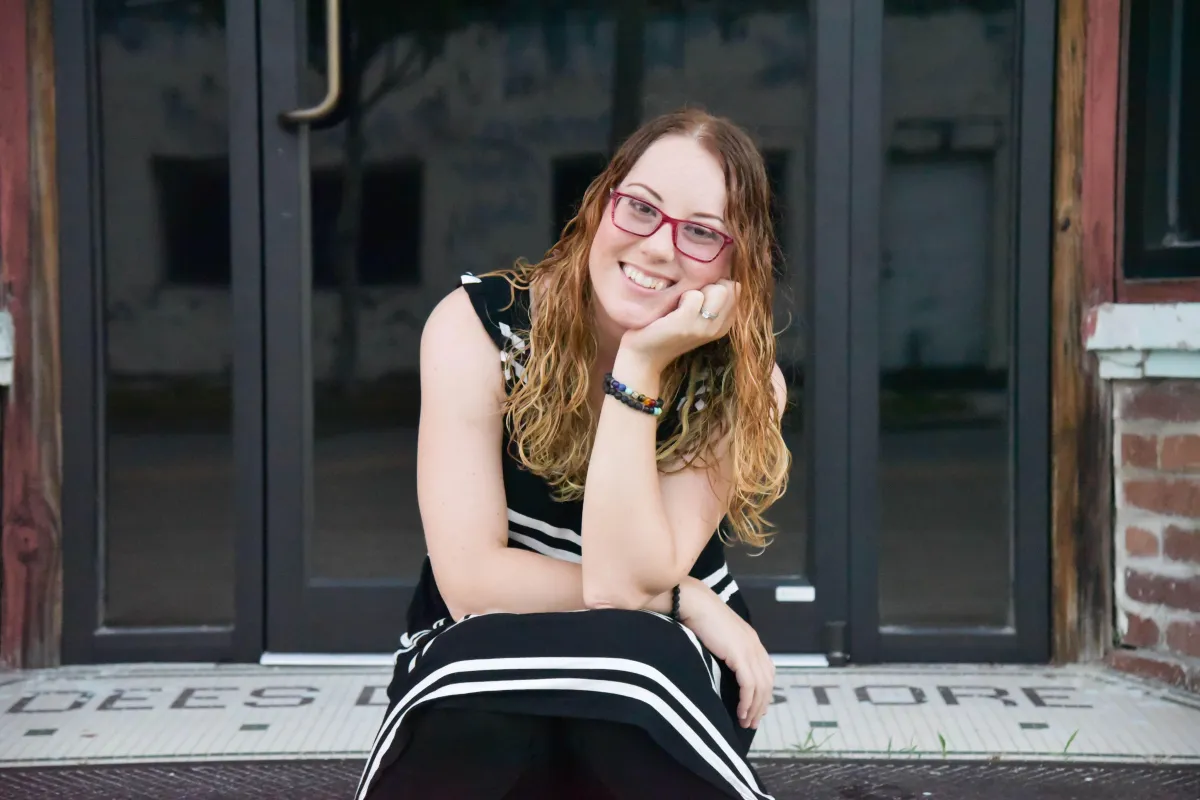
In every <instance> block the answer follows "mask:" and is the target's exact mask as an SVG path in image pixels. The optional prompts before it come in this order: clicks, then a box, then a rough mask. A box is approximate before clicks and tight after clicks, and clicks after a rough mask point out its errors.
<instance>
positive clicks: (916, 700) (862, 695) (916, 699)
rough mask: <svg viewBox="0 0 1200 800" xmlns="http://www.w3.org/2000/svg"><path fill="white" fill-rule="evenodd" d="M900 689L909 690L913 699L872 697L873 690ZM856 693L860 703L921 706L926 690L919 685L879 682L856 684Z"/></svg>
mask: <svg viewBox="0 0 1200 800" xmlns="http://www.w3.org/2000/svg"><path fill="white" fill-rule="evenodd" d="M872 689H877V690H880V691H882V690H884V689H898V690H900V691H903V692H908V693H909V696H910V698H911V700H899V701H893V700H876V699H874V698H873V697H871V690H872ZM854 695H855V696H856V697H857V698H858V702H860V703H870V704H871V705H873V706H919V705H922V704H923V703H924V702H925V690H924V689H921V688H919V687H917V686H896V685H888V684H878V685H875V686H856V687H855V689H854Z"/></svg>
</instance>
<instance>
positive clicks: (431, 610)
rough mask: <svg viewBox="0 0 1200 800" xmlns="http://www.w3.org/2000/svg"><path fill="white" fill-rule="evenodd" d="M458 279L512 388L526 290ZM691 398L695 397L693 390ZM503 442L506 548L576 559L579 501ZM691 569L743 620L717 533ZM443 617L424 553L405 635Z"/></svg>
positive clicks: (498, 280)
mask: <svg viewBox="0 0 1200 800" xmlns="http://www.w3.org/2000/svg"><path fill="white" fill-rule="evenodd" d="M460 280H461V282H462V285H463V287H464V288H465V289H466V292H467V294H468V295H469V296H470V298H471V303H472V305H473V306H474V308H475V313H476V314H478V315H479V320H480V322H481V323H482V324H483V326H484V328H486V329H487V332H488V334H489V335H490V336H491V337H492V341H493V342H495V344H496V347H497V350H498V351H499V352H498V355H497V360H498V362H499V364H498V366H499V368H500V369H501V370H503V373H504V376H505V384H506V386H507V387H509V388H510V389H511V387H512V386H514V385H515V382H516V381H520V380H521V375H522V374H523V372H524V370H523V367H522V365H521V363H520V361H519V360H518V359H516V358H514V357H513V355H512V352H513V351H515V352H516V353H519V352H520V351H521V350H523V349H524V347H525V342H524V341H523V340H522V339H521V336H520V333H519V332H520V331H523V330H528V329H529V297H528V294H529V293H528V291H514V290H513V289H512V288H511V285H510V284H509V282H508V281H507V280H505V279H504V278H503V277H500V276H488V277H483V278H479V277H476V276H474V275H470V274H467V275H463V276H462V277H461V279H460ZM697 396H701V395H700V393H699V392H698V393H697ZM697 402H703V401H702V400H697ZM675 425H678V406H676V407H675V408H668V409H666V410H665V414H664V416H663V419H662V420H661V422H660V423H659V436H660V438H661V437H663V436H666V435H669V433H670V431H672V430H673V426H675ZM510 445H511V440H510V439H509V438H507V437H506V440H505V447H504V456H503V463H504V492H505V496H506V499H507V503H508V546H509V547H519V548H521V549H523V550H531V551H533V552H536V553H541V554H542V555H545V556H549V557H551V558H559V559H562V560H564V561H573V562H575V563H579V562H580V560H581V555H582V550H581V547H582V539H581V538H580V534H579V531H580V530H581V528H582V524H581V523H582V519H583V501H582V500H577V501H560V500H556V499H555V498H554V497H553V496H552V492H551V489H550V487H549V486H548V485H547V484H546V482H545V481H543V480H542V479H541V478H540V477H538V476H537V475H534V474H533V473H531V472H529V471H528V470H526V469H525V468H524V467H523V466H522V465H521V463H520V462H519V461H517V460H516V459H515V458H514V457H513V456H512V455H511V452H510V449H511V448H510ZM690 574H691V576H692V577H693V578H697V579H699V580H702V581H704V583H705V584H707V585H708V586H709V587H710V588H711V589H712V590H713V591H715V592H716V593H717V594H718V595H719V596H720V597H721V599H723V600H724V601H725V602H726V603H727V604H728V605H729V606H730V608H731V609H733V610H734V611H735V612H736V613H737V614H738V615H739V616H741V617H742V618H743V619H746V620H749V617H750V615H749V610H748V609H747V607H746V604H745V601H744V600H743V598H742V596H741V593H740V592H739V591H738V585H737V582H736V581H735V580H734V579H733V576H732V575H731V574H730V573H729V567H728V564H727V563H726V561H725V544H724V542H722V541H721V538H720V536H719V535H718V534H717V532H716V531H714V532H713V535H712V537H711V538H710V539H709V541H708V543H707V544H706V545H705V547H704V550H703V551H702V552H701V553H700V556H699V558H697V559H696V563H695V565H694V566H693V567H692V570H691V573H690ZM449 621H450V612H449V610H448V609H447V608H446V604H445V602H444V601H443V600H442V596H441V593H440V592H439V591H438V587H437V582H436V580H435V579H434V576H433V570H432V568H431V566H430V563H429V558H428V556H426V558H425V561H424V563H423V565H422V567H421V576H420V579H419V582H418V584H417V588H416V591H415V593H414V595H413V600H412V604H411V605H410V606H409V610H408V632H409V633H416V632H417V631H423V630H428V629H430V628H433V627H436V626H437V625H438V624H439V623H440V624H445V623H448V622H449Z"/></svg>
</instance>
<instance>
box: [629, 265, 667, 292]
mask: <svg viewBox="0 0 1200 800" xmlns="http://www.w3.org/2000/svg"><path fill="white" fill-rule="evenodd" d="M621 272H623V273H624V274H625V277H626V278H628V279H629V280H630V281H632V282H633V283H636V284H637V285H638V286H640V287H642V288H643V289H649V290H650V291H652V292H658V291H662V290H663V289H666V288H667V287H668V286H674V285H675V281H668V280H665V279H663V278H655V277H653V276H651V275H647V274H646V273H644V272H642V271H641V270H640V269H638V268H637V267H634V266H631V265H630V264H624V263H623V264H621Z"/></svg>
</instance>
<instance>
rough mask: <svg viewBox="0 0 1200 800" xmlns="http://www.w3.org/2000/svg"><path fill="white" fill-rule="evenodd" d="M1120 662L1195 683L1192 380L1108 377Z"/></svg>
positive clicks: (1197, 560)
mask: <svg viewBox="0 0 1200 800" xmlns="http://www.w3.org/2000/svg"><path fill="white" fill-rule="evenodd" d="M1113 389H1114V393H1113V407H1114V426H1113V435H1114V437H1115V438H1114V445H1115V446H1114V448H1113V452H1114V457H1115V460H1116V464H1115V467H1116V469H1115V482H1116V486H1115V487H1114V489H1115V499H1116V503H1117V513H1116V542H1115V544H1116V553H1115V556H1116V570H1115V573H1116V601H1117V628H1118V631H1119V636H1120V647H1119V648H1118V649H1115V650H1114V651H1113V653H1112V654H1111V655H1110V661H1111V663H1113V665H1114V666H1117V667H1118V668H1121V669H1126V670H1130V671H1133V672H1137V673H1139V674H1142V675H1146V676H1148V677H1154V678H1158V679H1161V680H1166V681H1169V682H1170V683H1173V684H1176V685H1181V686H1187V687H1188V688H1191V689H1193V690H1200V380H1157V381H1155V380H1141V381H1116V382H1115V383H1114V386H1113Z"/></svg>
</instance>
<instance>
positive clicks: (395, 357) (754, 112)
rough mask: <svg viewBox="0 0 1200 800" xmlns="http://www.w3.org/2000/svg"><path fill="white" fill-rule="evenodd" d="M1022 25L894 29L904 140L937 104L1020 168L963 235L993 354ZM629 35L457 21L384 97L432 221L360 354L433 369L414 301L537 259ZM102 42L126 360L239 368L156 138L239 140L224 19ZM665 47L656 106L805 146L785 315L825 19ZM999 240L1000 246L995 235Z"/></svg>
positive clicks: (933, 188) (790, 21) (396, 146)
mask: <svg viewBox="0 0 1200 800" xmlns="http://www.w3.org/2000/svg"><path fill="white" fill-rule="evenodd" d="M1012 24H1013V20H1012V17H1011V15H978V14H974V13H971V12H954V13H949V14H945V15H941V16H936V17H899V18H888V20H887V25H886V28H885V41H886V48H885V53H884V63H885V70H886V73H885V93H884V96H885V124H886V131H885V141H887V142H888V144H889V148H891V149H895V150H902V151H905V152H908V153H910V154H911V153H920V152H924V153H927V154H928V152H929V151H931V150H935V149H936V148H938V147H940V146H943V145H945V144H946V143H945V142H943V141H942V140H941V139H939V138H938V135H933V134H930V132H929V127H928V124H927V123H929V121H934V122H936V123H937V126H939V127H938V130H940V131H943V138H945V136H948V137H949V139H950V140H951V141H950V142H949V144H948V146H949V147H950V148H951V149H952V150H953V149H962V148H968V149H972V150H983V151H986V152H989V153H992V154H994V163H996V164H997V165H1000V166H997V168H996V170H995V173H994V175H993V177H992V180H991V182H990V192H991V195H990V197H989V198H987V201H988V204H989V205H988V208H989V214H990V217H989V220H990V225H991V240H990V242H989V240H988V238H987V237H986V236H984V234H983V233H982V232H977V233H976V234H972V235H971V236H967V235H965V234H964V235H963V237H961V240H960V241H958V242H957V245H956V246H960V247H962V248H964V250H963V252H964V253H966V252H967V251H971V253H970V255H964V257H965V258H968V259H971V263H972V264H973V265H975V264H978V263H986V264H987V267H986V270H987V271H986V274H987V276H988V281H989V283H988V284H987V285H986V287H985V288H983V289H980V288H979V287H978V286H976V287H974V288H973V289H972V290H971V291H972V292H974V293H975V296H976V299H975V300H972V303H974V304H975V305H976V306H978V304H979V302H980V300H979V299H978V295H979V294H980V292H982V294H983V300H982V302H983V303H984V308H983V309H982V310H981V311H980V312H979V313H982V314H983V315H984V316H985V317H986V318H987V323H986V324H987V330H986V335H985V336H984V337H983V343H982V344H981V345H978V346H974V347H973V349H972V350H971V353H972V354H973V355H972V356H971V357H972V358H976V359H979V358H982V359H986V360H987V362H988V363H990V364H993V365H997V364H1003V363H1005V361H1006V359H1007V329H1006V324H1007V315H1008V312H1007V294H1006V291H1007V274H1008V270H1007V269H1006V268H1004V265H1005V264H1006V263H1007V250H1006V247H1007V240H1008V228H1009V223H1008V216H1007V209H1008V205H1009V203H1008V193H1009V187H1008V185H1007V177H1006V176H1007V170H1006V168H1005V165H1006V164H1007V159H1008V150H1007V146H1008V142H1010V141H1012V140H1013V131H1011V130H1009V129H1008V127H1007V123H1008V118H1009V107H1010V102H1011V100H1010V78H1009V77H1008V74H1007V73H1008V70H1009V69H1010V68H1011V65H1010V59H1011V53H1010V50H1011V48H1010V46H1009V43H1010V41H1011V36H1012V34H1011V32H1010V28H1011V26H1012ZM612 35H613V30H612V26H611V24H602V25H599V26H598V27H596V28H594V30H591V31H589V30H588V29H587V28H586V26H583V25H578V24H568V25H567V26H566V27H565V28H564V29H563V30H562V36H564V37H565V40H564V45H563V52H564V53H565V62H564V63H562V64H554V63H551V58H550V54H549V53H548V52H547V50H546V48H545V46H544V39H543V33H542V31H541V30H540V29H539V28H532V27H526V28H514V29H510V30H507V31H497V30H493V29H487V28H483V27H476V28H471V29H469V30H466V31H463V32H461V33H459V34H457V35H455V36H453V37H452V38H451V39H450V40H449V42H448V43H447V47H446V50H445V52H444V54H443V56H442V57H441V58H440V59H439V60H438V61H436V62H435V63H434V65H433V66H432V67H431V69H430V70H429V71H428V72H427V73H426V74H425V75H424V77H423V78H422V79H421V80H420V81H419V82H417V83H415V84H413V85H411V86H409V87H407V88H405V89H403V90H401V91H397V92H394V93H392V94H391V95H389V96H388V97H387V98H386V99H385V100H384V101H383V102H382V103H381V104H380V105H379V106H378V107H377V108H376V109H375V110H374V111H373V112H372V114H371V115H370V116H369V118H368V120H367V130H368V141H369V151H368V159H369V160H381V161H382V160H393V159H402V158H416V159H420V160H422V161H423V163H424V165H425V181H424V186H425V192H424V197H423V211H424V218H425V227H424V235H423V238H422V242H423V244H422V252H421V269H422V271H423V280H422V282H421V283H420V285H417V286H412V287H397V288H379V289H373V290H371V291H370V292H369V302H368V303H367V304H366V306H367V307H366V308H364V311H363V313H362V315H361V325H362V328H361V345H360V363H359V371H360V373H361V374H362V375H363V376H364V377H370V376H378V375H382V374H386V373H388V372H393V371H404V370H411V369H413V368H415V366H416V360H417V336H418V334H419V325H417V324H414V323H413V322H411V321H410V320H422V319H423V318H424V317H425V315H426V314H427V313H428V311H429V309H431V308H432V306H433V305H434V304H435V303H436V302H437V300H438V299H440V298H441V297H442V296H443V295H444V294H445V293H446V292H447V291H448V290H449V288H450V287H451V286H452V285H453V281H454V276H456V275H457V274H458V273H460V272H462V271H464V270H473V271H486V270H489V269H494V268H497V267H501V266H505V265H507V264H509V263H510V262H511V261H512V260H513V259H514V258H516V257H518V256H525V257H528V258H531V259H533V258H536V257H537V256H538V255H539V254H540V253H541V252H542V251H543V250H544V249H545V248H546V246H547V245H548V244H549V241H548V237H547V229H548V227H549V220H550V219H551V213H552V212H551V195H550V191H551V181H550V177H551V175H550V163H551V160H552V159H553V158H554V157H556V156H559V155H564V154H576V153H580V152H585V151H588V150H603V149H604V147H605V143H606V138H607V134H608V126H609V117H608V114H609V108H610V105H611V70H612V52H611V51H612ZM99 52H100V57H101V75H100V87H101V92H102V95H103V103H102V111H103V112H104V116H103V131H102V132H103V144H102V147H103V151H102V155H103V164H104V180H103V194H102V200H103V203H104V211H105V234H106V235H105V240H104V258H105V263H106V267H107V292H108V295H107V296H108V302H107V318H108V347H107V352H108V359H109V369H110V371H111V372H113V373H120V374H125V375H130V376H137V375H142V376H167V375H197V374H200V375H203V374H210V375H211V374H218V373H221V372H223V371H227V370H228V369H229V368H230V363H231V357H232V350H231V348H232V346H233V342H232V341H231V338H230V323H231V318H230V313H231V312H230V306H229V297H228V294H227V293H225V292H221V291H217V290H205V289H189V288H181V287H178V286H172V285H169V284H168V283H167V282H166V281H165V279H164V278H165V275H164V273H165V269H164V265H163V257H162V242H161V239H160V230H159V222H158V219H157V214H156V210H157V202H156V197H155V187H154V184H153V182H152V180H151V174H150V158H151V156H154V155H173V156H195V157H200V156H219V155H222V154H224V153H225V152H226V150H227V146H228V143H227V142H228V131H227V130H226V127H225V123H224V120H225V107H224V105H225V102H226V99H227V92H226V85H227V75H226V72H225V58H224V44H223V40H222V38H221V35H220V34H219V33H218V32H213V33H211V34H200V33H197V32H195V31H190V30H187V29H184V28H180V29H178V30H175V29H170V28H168V27H167V26H165V25H161V26H158V27H157V28H154V29H145V28H142V29H139V28H136V27H132V28H129V29H126V30H123V31H121V32H120V33H119V34H117V33H110V34H106V35H105V36H104V37H103V39H102V41H101V43H100V47H99ZM646 52H647V73H646V77H645V85H644V89H645V92H646V101H645V106H644V111H645V113H646V114H647V115H650V114H655V113H658V112H660V111H664V110H667V109H670V108H674V107H676V106H678V105H680V104H682V103H684V102H688V101H693V102H702V103H704V104H705V105H706V106H707V107H708V108H709V109H711V110H713V111H716V112H718V113H722V114H728V115H730V116H732V117H733V118H734V119H735V120H737V121H738V122H739V123H741V124H743V125H745V126H746V127H748V128H749V129H751V130H752V131H753V132H754V133H755V135H756V136H757V138H758V140H759V142H760V144H761V145H762V146H763V147H764V148H770V149H782V150H787V151H788V152H789V154H790V156H791V158H790V162H789V170H788V186H787V195H788V197H787V206H788V210H789V216H788V219H787V221H786V229H787V230H786V235H787V238H788V241H789V242H790V250H791V267H790V273H791V275H792V276H794V277H793V280H792V281H791V283H790V285H788V286H786V287H783V291H781V293H780V297H781V300H780V303H779V311H780V313H779V317H778V324H779V325H780V326H782V325H783V324H784V322H785V320H786V316H785V312H786V311H787V310H788V306H790V307H791V309H792V310H793V311H794V312H799V311H802V309H803V300H804V297H803V291H802V289H803V284H802V275H803V272H804V269H805V268H806V265H805V264H804V263H803V260H804V253H805V252H806V249H807V242H806V238H807V231H806V230H805V220H806V218H807V215H808V209H807V208H806V207H805V202H806V199H807V183H808V175H807V173H806V167H807V165H806V163H805V153H806V150H807V147H808V142H807V136H808V124H807V121H808V120H809V119H810V116H811V114H812V113H814V110H813V109H812V108H811V102H810V100H809V97H808V92H807V89H806V82H807V70H808V64H809V61H810V54H809V52H808V30H807V22H806V20H805V19H804V18H803V17H802V16H801V15H799V14H790V15H789V14H784V13H778V14H757V15H753V16H751V17H750V18H748V19H747V20H746V23H745V25H744V28H742V29H741V30H740V31H739V33H738V35H736V36H735V37H734V38H733V39H732V40H731V41H723V40H722V39H721V37H720V35H719V33H718V31H717V29H716V27H715V26H714V25H713V24H712V22H711V21H710V20H707V19H706V18H704V17H701V16H699V15H695V16H691V17H688V21H687V23H686V24H680V23H678V22H676V21H655V22H654V23H653V24H652V25H651V26H650V28H649V30H648V31H647V35H646ZM245 77H246V80H253V79H254V76H252V75H248V76H245ZM308 81H309V84H310V89H311V91H310V95H311V96H312V97H318V96H319V95H320V94H321V93H322V91H323V82H322V80H321V79H320V78H319V77H318V76H316V75H311V76H309V77H308ZM547 109H553V113H552V114H547V113H546V110H547ZM945 131H949V133H948V134H945V133H944V132H945ZM847 133H849V132H847ZM339 136H340V134H339V132H338V131H332V132H325V133H320V134H317V135H315V136H314V140H313V161H314V163H315V164H319V165H335V164H337V163H338V160H339V154H340V152H341V141H340V138H339ZM945 188H946V187H945V185H944V184H943V183H939V181H938V180H936V179H926V180H923V181H922V182H921V183H920V185H917V184H915V183H908V184H905V185H904V187H903V188H902V189H901V191H903V192H905V193H906V194H905V197H911V201H910V202H912V203H918V204H919V203H922V202H929V201H931V200H932V199H933V198H932V197H928V198H924V199H923V193H933V194H936V193H938V192H941V191H944V190H945ZM943 199H944V198H943ZM930 224H931V225H932V222H931V223H930ZM944 233H945V230H943V229H940V226H939V227H929V228H927V229H920V228H916V229H913V230H909V231H906V232H905V234H904V237H903V247H904V248H907V250H906V252H908V251H911V252H915V253H919V252H922V250H921V247H922V245H921V244H920V242H921V240H923V239H928V237H935V238H936V237H940V236H943V235H944ZM885 244H886V243H885ZM988 244H990V246H991V250H990V251H989V252H986V253H983V252H979V251H978V248H979V247H981V246H987V245H988ZM925 246H926V249H928V248H929V247H930V245H928V243H927V244H926V245H925ZM972 248H975V249H974V250H972ZM972 269H977V267H976V266H972ZM927 277H928V276H927V270H925V269H924V267H920V268H918V267H913V269H912V270H911V274H910V270H908V269H907V268H906V269H905V270H904V274H902V275H898V276H897V277H896V278H894V279H893V280H894V281H900V282H904V281H921V280H925V279H927ZM784 298H786V304H785V300H784ZM942 302H943V300H942V299H939V300H938V303H942ZM336 304H337V298H336V296H335V294H334V293H333V292H320V293H319V294H318V296H316V297H315V298H314V336H315V340H314V345H315V346H314V357H315V359H316V369H317V371H318V373H319V374H323V373H325V372H326V371H327V370H328V368H329V364H330V361H331V356H332V352H333V336H334V333H335V331H336V329H337V305H336ZM928 315H930V318H933V319H939V318H940V315H944V316H945V319H944V320H942V321H941V322H937V323H934V324H935V327H938V329H939V330H945V331H950V330H952V329H953V328H955V327H956V326H957V325H959V324H960V323H959V322H957V321H951V320H958V319H962V308H961V307H960V306H959V305H955V304H954V303H952V302H948V301H947V302H946V304H945V305H944V307H943V306H938V307H935V308H931V309H929V310H928ZM956 315H957V316H956ZM971 324H972V329H973V330H974V329H978V328H979V327H980V323H979V321H978V319H977V318H975V319H972V320H971ZM898 325H900V326H902V321H900V322H897V323H895V324H890V323H889V327H888V329H889V330H899V328H898V327H897V326H898ZM939 326H940V327H939ZM947 335H949V334H947ZM885 350H886V348H885ZM781 351H782V352H783V353H791V354H793V355H795V356H799V354H801V353H802V352H803V340H802V333H801V326H800V325H799V324H793V325H792V327H791V329H790V330H789V331H788V332H787V333H786V334H785V335H784V338H783V341H781Z"/></svg>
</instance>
